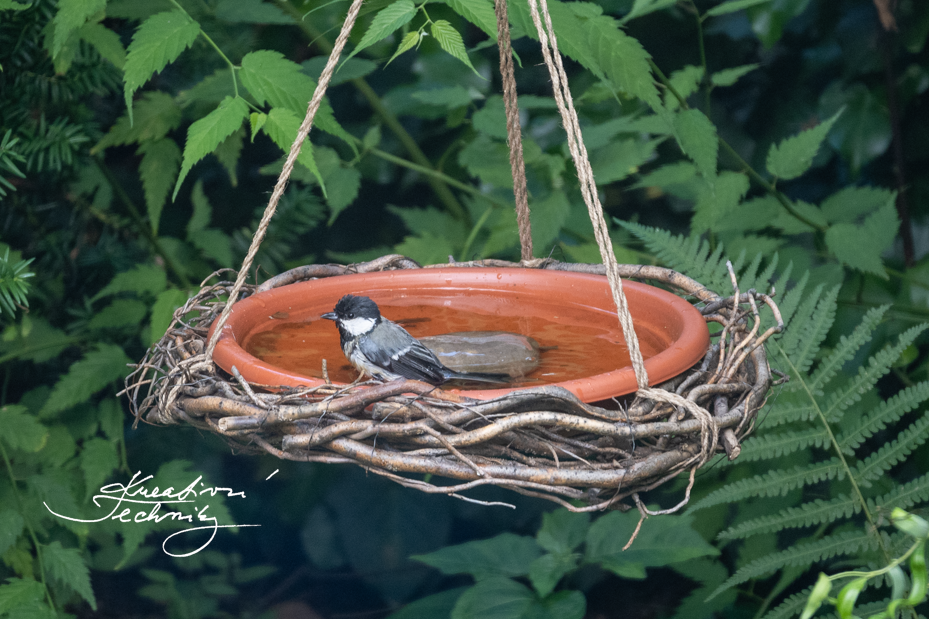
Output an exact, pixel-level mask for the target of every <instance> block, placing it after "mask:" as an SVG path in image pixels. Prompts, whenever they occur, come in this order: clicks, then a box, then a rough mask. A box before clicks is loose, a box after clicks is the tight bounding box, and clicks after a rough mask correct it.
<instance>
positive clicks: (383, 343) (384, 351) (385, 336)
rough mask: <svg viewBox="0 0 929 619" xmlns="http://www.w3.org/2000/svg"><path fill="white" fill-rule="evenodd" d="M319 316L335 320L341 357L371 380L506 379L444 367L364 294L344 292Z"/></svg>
mask: <svg viewBox="0 0 929 619" xmlns="http://www.w3.org/2000/svg"><path fill="white" fill-rule="evenodd" d="M321 318H325V319H326V320H333V321H335V324H336V326H337V327H338V328H339V337H340V338H341V344H342V352H343V353H345V357H346V358H347V359H348V361H349V362H350V363H351V364H352V365H353V366H354V367H355V369H356V370H358V371H359V372H361V373H362V374H363V375H368V376H371V377H372V378H375V379H379V380H385V381H390V380H396V379H398V378H409V379H413V380H421V381H423V382H427V383H429V384H431V385H436V386H438V385H442V384H444V383H446V382H448V381H450V380H469V381H478V382H488V383H505V382H508V381H509V379H510V377H509V375H507V374H485V373H479V372H456V371H455V370H452V369H449V368H447V367H445V365H443V364H442V362H441V361H439V359H438V357H436V356H435V353H433V352H432V351H431V350H429V349H428V348H427V347H426V346H425V345H424V344H423V343H422V342H420V341H419V340H417V339H416V338H414V337H413V336H412V335H410V334H409V333H408V332H407V330H406V329H404V328H403V327H401V326H400V325H398V324H397V323H395V322H392V321H390V320H388V319H387V318H384V317H383V316H381V310H380V308H378V306H377V303H375V302H374V301H372V300H371V299H369V298H368V297H363V296H355V295H351V294H347V295H345V296H344V297H342V298H341V299H339V302H338V303H336V306H335V310H334V311H332V312H327V313H325V314H323V315H322V316H321Z"/></svg>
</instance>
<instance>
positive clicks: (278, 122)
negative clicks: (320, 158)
mask: <svg viewBox="0 0 929 619" xmlns="http://www.w3.org/2000/svg"><path fill="white" fill-rule="evenodd" d="M263 129H264V132H265V133H267V134H268V137H270V138H271V139H272V140H273V141H274V143H275V144H277V145H278V146H280V147H281V149H282V150H283V151H284V153H285V154H286V153H289V152H290V147H291V146H292V145H293V143H294V139H296V137H297V131H299V130H300V119H299V118H297V116H296V115H295V114H294V113H293V112H291V111H290V110H288V109H285V108H280V107H276V108H273V109H272V110H271V111H270V112H269V113H268V119H267V120H266V121H265V125H264V127H263ZM297 161H299V162H300V163H302V164H303V165H304V166H306V167H307V168H308V169H309V170H310V172H312V174H313V176H314V177H315V178H316V182H317V183H319V186H320V188H321V189H322V191H323V195H324V196H325V195H326V184H325V182H324V181H323V177H322V176H321V175H320V173H319V169H318V168H317V167H316V159H314V158H313V144H312V143H311V142H310V140H309V138H307V139H306V140H304V141H303V145H302V146H301V147H300V154H298V155H297Z"/></svg>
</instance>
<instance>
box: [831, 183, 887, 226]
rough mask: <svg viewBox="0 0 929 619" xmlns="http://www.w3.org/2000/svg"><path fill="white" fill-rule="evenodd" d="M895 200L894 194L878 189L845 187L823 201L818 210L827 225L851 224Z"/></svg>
mask: <svg viewBox="0 0 929 619" xmlns="http://www.w3.org/2000/svg"><path fill="white" fill-rule="evenodd" d="M896 198H897V194H896V193H895V192H893V191H890V190H888V189H881V188H879V187H845V188H844V189H840V190H839V191H837V192H836V193H834V194H832V195H831V196H829V197H828V198H826V199H825V200H823V203H822V205H821V206H820V208H821V209H822V212H823V215H824V216H825V217H826V219H827V220H828V221H829V223H836V222H853V221H855V220H857V219H858V218H859V217H861V216H862V215H866V214H868V213H871V212H872V211H875V210H877V209H878V208H879V207H881V206H884V205H886V204H887V203H893V202H894V201H895V200H896Z"/></svg>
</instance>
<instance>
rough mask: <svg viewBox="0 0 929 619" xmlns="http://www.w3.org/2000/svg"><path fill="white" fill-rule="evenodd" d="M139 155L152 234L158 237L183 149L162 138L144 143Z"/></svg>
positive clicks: (140, 172)
mask: <svg viewBox="0 0 929 619" xmlns="http://www.w3.org/2000/svg"><path fill="white" fill-rule="evenodd" d="M139 153H141V154H142V162H141V163H140V164H139V176H141V177H142V189H143V191H144V193H145V208H146V210H147V212H148V221H149V223H150V225H151V227H152V232H153V233H154V234H155V235H157V234H158V228H159V222H160V221H161V211H162V209H163V208H164V205H165V201H166V200H167V199H168V194H169V193H170V192H171V185H172V184H173V183H174V180H175V179H176V178H177V172H178V168H179V167H180V165H181V149H180V148H178V146H177V144H176V143H175V142H174V140H172V139H171V138H162V139H160V140H157V141H155V142H145V143H143V144H142V145H141V146H140V147H139Z"/></svg>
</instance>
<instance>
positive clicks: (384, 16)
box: [346, 0, 416, 60]
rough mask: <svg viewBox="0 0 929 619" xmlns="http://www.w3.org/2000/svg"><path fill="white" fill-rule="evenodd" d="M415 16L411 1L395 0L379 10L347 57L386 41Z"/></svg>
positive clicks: (414, 8)
mask: <svg viewBox="0 0 929 619" xmlns="http://www.w3.org/2000/svg"><path fill="white" fill-rule="evenodd" d="M415 15H416V5H414V4H413V1H412V0H397V2H394V3H393V4H390V5H388V6H386V7H385V8H383V9H381V10H380V11H379V12H378V14H377V15H375V16H374V19H373V20H371V25H370V26H369V27H368V29H367V31H365V33H364V36H363V37H361V41H359V42H358V45H357V46H356V47H355V49H354V50H353V51H352V53H351V54H349V56H348V57H349V58H351V57H353V56H355V55H356V54H357V53H358V52H360V51H361V50H363V49H366V48H368V47H370V46H372V45H374V44H375V43H377V42H378V41H381V40H382V39H386V38H387V37H388V36H390V35H391V34H393V33H394V31H396V30H397V29H398V28H400V27H401V26H404V25H406V24H407V23H409V22H410V20H411V19H413V17H414V16H415ZM346 60H347V59H346Z"/></svg>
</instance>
